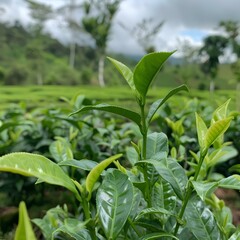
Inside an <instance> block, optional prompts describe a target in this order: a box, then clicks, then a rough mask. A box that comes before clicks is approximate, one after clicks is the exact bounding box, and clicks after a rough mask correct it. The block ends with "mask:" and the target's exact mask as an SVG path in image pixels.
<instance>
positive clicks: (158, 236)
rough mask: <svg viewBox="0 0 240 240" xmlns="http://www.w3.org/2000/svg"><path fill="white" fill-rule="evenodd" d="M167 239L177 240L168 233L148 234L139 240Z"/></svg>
mask: <svg viewBox="0 0 240 240" xmlns="http://www.w3.org/2000/svg"><path fill="white" fill-rule="evenodd" d="M165 237H167V238H169V239H176V240H178V238H177V237H175V236H174V235H172V234H170V233H166V232H155V233H149V234H147V235H145V236H143V237H141V238H140V240H152V239H161V238H165Z"/></svg>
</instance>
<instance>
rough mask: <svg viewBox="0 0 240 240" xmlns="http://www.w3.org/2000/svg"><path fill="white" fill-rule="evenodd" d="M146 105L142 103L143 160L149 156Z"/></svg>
mask: <svg viewBox="0 0 240 240" xmlns="http://www.w3.org/2000/svg"><path fill="white" fill-rule="evenodd" d="M144 107H145V105H144V104H143V105H140V108H141V120H142V129H141V132H142V137H143V143H142V157H141V158H142V160H145V159H146V157H147V124H146V119H145V110H144Z"/></svg>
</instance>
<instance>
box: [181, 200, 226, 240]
mask: <svg viewBox="0 0 240 240" xmlns="http://www.w3.org/2000/svg"><path fill="white" fill-rule="evenodd" d="M184 218H185V219H186V227H187V228H188V229H189V230H190V231H191V232H192V233H193V234H194V236H195V237H196V238H197V239H199V240H200V239H204V240H205V239H206V240H216V239H222V238H221V233H220V230H219V229H218V225H217V223H216V221H215V219H214V215H213V213H212V212H211V211H210V210H209V209H208V208H207V207H206V206H205V205H204V203H203V202H202V201H201V200H200V199H199V197H198V196H196V195H195V196H193V197H191V198H190V199H189V201H188V204H187V206H186V210H185V212H184Z"/></svg>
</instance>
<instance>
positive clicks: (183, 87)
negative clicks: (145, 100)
mask: <svg viewBox="0 0 240 240" xmlns="http://www.w3.org/2000/svg"><path fill="white" fill-rule="evenodd" d="M179 91H188V88H187V86H186V85H181V86H179V87H176V88H174V89H172V90H171V91H170V92H169V93H168V94H167V95H166V96H165V97H164V98H163V99H158V100H157V101H155V102H154V103H153V104H152V105H151V107H150V109H149V112H148V115H147V119H146V120H147V122H148V124H150V122H151V120H152V118H153V116H154V114H155V113H156V112H157V110H158V109H159V108H160V107H161V106H162V105H163V104H164V103H165V102H166V101H167V100H168V99H169V98H170V97H172V96H173V95H175V94H177V93H178V92H179Z"/></svg>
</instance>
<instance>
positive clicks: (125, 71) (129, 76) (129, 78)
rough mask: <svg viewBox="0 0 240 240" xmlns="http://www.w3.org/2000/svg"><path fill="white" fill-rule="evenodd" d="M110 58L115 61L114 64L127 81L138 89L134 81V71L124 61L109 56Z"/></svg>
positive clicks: (132, 87) (134, 88) (133, 88)
mask: <svg viewBox="0 0 240 240" xmlns="http://www.w3.org/2000/svg"><path fill="white" fill-rule="evenodd" d="M108 59H109V60H110V61H111V62H112V63H113V65H114V66H115V67H116V68H117V70H118V71H119V72H120V73H121V75H122V76H123V77H124V79H125V80H126V81H127V83H128V85H129V86H130V87H131V89H132V90H134V91H136V87H135V85H134V82H133V73H132V71H131V70H130V69H129V68H128V67H127V66H126V65H124V64H123V63H121V62H119V61H117V60H115V59H113V58H110V57H108Z"/></svg>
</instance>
